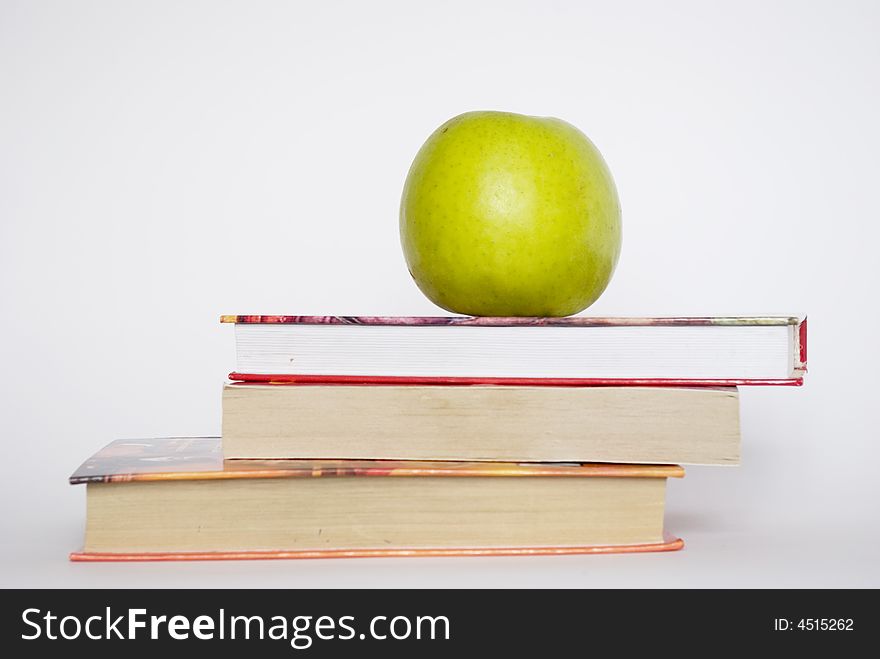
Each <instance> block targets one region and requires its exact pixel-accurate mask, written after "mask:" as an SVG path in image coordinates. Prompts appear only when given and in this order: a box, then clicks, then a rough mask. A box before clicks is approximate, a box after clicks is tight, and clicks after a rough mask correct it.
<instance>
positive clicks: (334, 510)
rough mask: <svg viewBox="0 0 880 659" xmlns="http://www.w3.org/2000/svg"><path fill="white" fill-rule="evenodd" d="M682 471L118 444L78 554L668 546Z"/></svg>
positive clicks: (475, 552) (91, 470)
mask: <svg viewBox="0 0 880 659" xmlns="http://www.w3.org/2000/svg"><path fill="white" fill-rule="evenodd" d="M683 475H684V470H683V469H682V468H681V467H679V466H675V465H626V464H560V463H546V464H538V463H520V464H516V463H486V462H479V463H470V462H415V461H413V462H409V461H407V462H399V461H385V460H234V461H226V462H224V461H223V459H222V450H221V445H220V440H219V439H218V438H171V439H146V440H120V441H116V442H113V443H112V444H110V445H109V446H107V447H105V448H104V449H102V450H101V451H99V452H98V453H97V454H95V455H94V456H93V457H92V458H91V459H89V460H88V461H87V462H85V463H84V464H83V465H82V466H81V467H80V468H79V469H78V470H77V471H76V473H74V474H73V476H71V478H70V482H71V483H74V484H77V483H86V484H87V496H86V500H87V508H88V511H87V516H86V533H85V543H84V549H83V551H82V552H75V553H73V554H71V559H72V560H76V561H139V560H141V561H156V560H221V559H226V560H247V559H270V558H337V557H372V556H452V555H465V556H480V555H536V554H590V553H613V552H646V551H672V550H676V549H680V548H681V547H682V544H683V543H682V541H681V540H679V539H677V538H674V537H671V536H669V535H667V534H665V533H664V529H663V511H664V501H665V490H666V479H667V478H680V477H682V476H683Z"/></svg>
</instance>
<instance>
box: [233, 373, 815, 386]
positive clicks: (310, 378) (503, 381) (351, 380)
mask: <svg viewBox="0 0 880 659" xmlns="http://www.w3.org/2000/svg"><path fill="white" fill-rule="evenodd" d="M229 379H230V380H232V381H234V382H254V383H263V384H279V385H285V384H286V385H294V384H316V385H317V384H341V385H361V384H363V385H459V386H463V385H508V386H518V387H542V386H543V387H737V386H743V385H764V386H768V385H769V386H792V387H799V386H801V385H802V384H803V383H804V378H803V376H799V377H792V378H784V379H778V380H773V379H716V380H688V379H672V378H473V377H436V376H427V375H426V376H399V375H289V374H287V375H268V374H259V373H237V372H232V373H230V374H229Z"/></svg>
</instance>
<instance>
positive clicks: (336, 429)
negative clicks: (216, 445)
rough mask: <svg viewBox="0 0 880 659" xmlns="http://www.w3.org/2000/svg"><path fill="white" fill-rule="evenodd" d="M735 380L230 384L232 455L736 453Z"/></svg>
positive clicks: (691, 458) (561, 458)
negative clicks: (725, 383) (680, 383)
mask: <svg viewBox="0 0 880 659" xmlns="http://www.w3.org/2000/svg"><path fill="white" fill-rule="evenodd" d="M739 456H740V426H739V394H738V391H737V389H736V388H735V387H717V388H716V387H545V386H541V387H526V386H483V385H474V386H416V385H401V386H398V385H381V386H367V385H330V384H327V385H324V384H315V385H306V384H251V383H233V384H227V385H225V386H224V389H223V457H224V458H226V459H236V458H244V459H248V458H250V459H274V458H277V459H283V458H316V459H319V458H327V459H336V458H339V459H368V460H486V461H505V462H621V463H647V464H652V463H653V464H697V465H736V464H739Z"/></svg>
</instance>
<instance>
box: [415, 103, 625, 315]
mask: <svg viewBox="0 0 880 659" xmlns="http://www.w3.org/2000/svg"><path fill="white" fill-rule="evenodd" d="M400 240H401V244H402V245H403V252H404V255H405V256H406V262H407V265H408V266H409V271H410V273H411V274H412V276H413V279H415V281H416V284H418V286H419V288H420V289H421V290H422V292H423V293H424V294H425V295H427V296H428V298H430V299H431V300H432V301H433V302H434V303H436V304H438V305H439V306H441V307H443V308H444V309H447V310H449V311H452V312H455V313H462V314H468V315H474V316H567V315H569V314H574V313H577V312H578V311H581V310H583V309H585V308H587V307H588V306H589V305H591V304H592V303H593V302H595V301H596V299H597V298H598V297H599V295H601V293H602V291H604V290H605V287H606V286H607V285H608V282H609V280H610V279H611V275H612V273H613V272H614V266H615V265H616V264H617V257H618V255H619V254H620V241H621V222H620V202H619V201H618V198H617V189H616V188H615V186H614V181H613V179H612V178H611V172H610V171H609V170H608V166H607V165H606V164H605V161H604V160H603V159H602V155H601V154H600V153H599V151H598V149H596V147H595V146H594V145H593V143H592V142H590V140H589V139H587V137H586V135H584V134H583V133H582V132H580V131H579V130H578V129H577V128H575V127H574V126H572V125H571V124H568V123H566V122H564V121H562V120H560V119H554V118H550V117H529V116H525V115H520V114H511V113H508V112H468V113H465V114H462V115H459V116H457V117H454V118H453V119H450V120H449V121H447V122H446V123H445V124H443V125H442V126H440V128H438V129H437V130H436V131H435V132H434V133H433V134H432V135H431V136H430V137H429V138H428V141H427V142H425V144H424V145H423V146H422V148H421V149H420V150H419V152H418V154H417V155H416V158H415V160H414V161H413V164H412V167H411V168H410V170H409V174H408V175H407V178H406V184H405V185H404V188H403V198H402V200H401V204H400Z"/></svg>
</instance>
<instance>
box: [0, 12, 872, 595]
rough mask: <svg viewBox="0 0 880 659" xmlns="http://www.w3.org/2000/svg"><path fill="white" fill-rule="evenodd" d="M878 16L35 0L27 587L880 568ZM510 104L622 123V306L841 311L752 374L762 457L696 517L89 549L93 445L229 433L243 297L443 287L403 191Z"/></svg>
mask: <svg viewBox="0 0 880 659" xmlns="http://www.w3.org/2000/svg"><path fill="white" fill-rule="evenodd" d="M878 28H880V5H878V4H877V3H874V2H858V3H857V2H809V3H803V2H772V3H767V2H741V1H740V2H728V3H703V2H690V3H682V2H673V3H652V2H643V3H632V2H630V3H608V2H583V3H574V2H571V3H562V2H546V1H545V2H532V3H507V2H505V3H501V2H493V3H488V2H487V3H473V2H460V3H443V5H442V6H441V5H440V4H437V5H436V6H434V8H433V9H426V8H424V7H422V6H420V5H417V4H412V3H403V2H399V3H391V2H370V3H350V4H345V5H341V4H340V3H333V2H328V3H320V4H318V3H315V5H314V6H313V7H309V6H307V5H304V4H303V3H282V2H278V3H270V2H240V3H217V2H204V3H194V2H161V3H160V2H154V3H138V4H133V3H116V2H100V3H96V2H79V3H66V2H39V3H36V2H8V1H6V2H3V3H2V4H0V94H2V102H0V282H2V285H0V286H2V287H0V295H2V310H3V319H2V323H0V331H2V333H3V341H2V343H0V345H3V346H5V347H8V346H16V348H15V349H14V350H10V349H6V350H5V351H4V353H3V355H2V363H3V367H4V370H5V376H6V377H4V378H3V380H2V382H0V393H2V398H0V400H2V414H0V428H2V432H3V440H4V455H3V460H4V465H3V475H2V481H0V488H2V492H0V501H2V504H0V505H2V518H0V519H2V524H3V529H2V535H0V585H2V586H13V585H16V586H67V585H95V586H97V585H103V586H137V585H141V586H162V585H168V586H170V585H175V586H196V585H204V586H344V585H377V586H393V585H404V586H425V585H437V586H453V585H460V586H461V585H466V586H477V585H479V586H488V585H498V586H512V585H524V586H600V585H602V586H612V585H613V586H655V585H670V586H714V585H718V586H722V585H727V586H765V585H766V586H811V585H814V586H858V585H863V586H869V585H870V586H880V563H878V561H877V560H876V556H877V546H878V541H880V531H878V526H880V524H878V514H880V510H878V508H880V505H878V501H880V479H878V478H877V465H878V463H880V460H878V458H880V448H878V447H880V442H878V441H877V439H878V432H877V425H876V420H875V419H876V413H875V408H876V397H877V396H876V387H875V382H876V377H875V374H874V371H875V370H876V369H875V366H874V362H875V361H876V358H875V353H876V350H877V347H876V346H877V341H876V338H875V333H876V331H877V330H876V327H877V320H878V310H877V302H876V298H877V291H876V289H877V283H878V281H880V272H878V258H877V244H878V238H880V235H878V228H877V224H878V217H880V197H878V195H877V192H876V185H877V180H878V175H880V169H878V160H877V153H878V152H880V124H878V122H877V121H876V118H877V116H880V87H878V83H877V81H878V79H880V46H878V41H877V39H876V34H877V32H878ZM477 108H493V109H506V110H512V111H520V112H526V113H533V114H550V115H556V116H559V117H562V118H564V119H566V120H568V121H570V122H572V123H574V124H575V125H577V126H579V127H580V128H581V129H583V130H584V131H585V132H586V133H587V134H588V135H589V136H590V138H591V139H592V140H593V141H594V142H595V143H596V145H597V146H598V147H599V148H600V149H601V150H602V152H603V154H604V156H605V158H606V160H607V162H608V164H609V166H610V168H611V171H612V172H613V174H614V177H615V179H616V181H617V184H618V188H619V192H620V197H621V200H622V204H623V209H624V245H623V252H622V255H621V260H620V263H619V265H618V268H617V273H616V275H615V278H614V280H613V281H612V283H611V285H610V287H609V288H608V290H607V291H606V292H605V294H604V295H603V297H602V298H601V299H600V300H599V301H598V302H597V304H596V305H594V307H593V308H592V309H590V313H593V314H596V315H658V314H675V315H687V314H701V315H702V314H739V313H773V312H780V311H781V312H786V313H787V312H789V311H790V310H794V311H803V312H806V313H809V314H810V344H809V348H810V373H809V375H808V377H807V382H806V384H805V386H804V387H803V388H800V389H797V388H776V389H770V388H767V389H749V390H747V391H744V392H743V397H742V405H743V412H742V420H743V435H744V446H743V449H744V450H743V460H744V466H743V467H741V468H736V469H734V468H717V469H711V468H701V469H692V470H690V473H689V476H688V477H687V478H685V479H684V480H683V481H682V482H676V483H673V484H672V485H671V492H670V496H669V506H668V507H669V527H670V528H671V529H672V530H674V531H675V532H677V533H679V534H681V535H682V536H684V538H685V539H686V541H687V542H688V546H687V548H686V549H685V550H684V551H683V552H680V553H678V554H671V555H652V556H609V557H569V558H547V559H529V560H526V559H502V558H499V559H487V560H389V561H380V560H374V561H366V560H364V561H332V562H316V561H312V562H279V563H256V564H255V563H241V564H198V565H192V564H165V565H71V564H69V563H67V561H66V554H67V552H68V551H69V550H71V549H75V548H77V547H78V546H79V543H80V541H81V532H82V524H83V514H84V509H83V508H84V496H83V495H84V492H83V489H82V488H74V487H71V486H68V485H67V484H66V478H67V476H68V475H69V474H70V472H71V471H72V470H73V469H74V468H75V467H76V466H77V465H78V464H79V463H80V462H81V461H82V460H83V459H85V458H86V457H87V456H88V455H89V454H91V453H92V452H93V451H94V450H95V449H96V448H98V447H99V446H101V445H103V444H105V443H106V442H108V441H109V440H110V439H112V438H114V437H133V436H157V435H175V434H180V435H187V434H189V435H198V434H215V433H217V432H218V431H219V425H220V385H221V382H222V381H223V378H224V376H225V374H226V373H227V372H228V371H230V370H231V369H232V367H233V365H234V364H233V360H234V351H233V337H232V329H231V328H229V327H222V326H220V325H219V323H218V316H219V314H221V313H289V314H322V313H330V314H332V313H338V314H389V315H409V314H434V313H437V312H438V310H437V309H436V308H434V307H433V306H432V305H431V304H430V303H429V302H428V301H427V300H426V299H425V298H424V297H423V296H422V295H421V294H420V293H419V291H418V290H417V288H416V287H415V285H414V284H413V283H412V281H411V280H410V278H409V276H408V274H407V272H406V266H405V264H404V260H403V257H402V255H401V252H400V247H399V244H398V235H397V231H398V230H397V205H398V200H399V194H400V190H401V186H402V185H403V180H404V177H405V175H406V171H407V168H408V167H409V164H410V161H411V159H412V157H413V156H414V155H415V153H416V151H417V150H418V148H419V146H420V145H421V142H422V140H423V139H425V138H426V137H427V135H428V134H429V133H430V132H431V131H432V130H433V129H434V128H435V127H436V126H438V125H439V124H440V123H442V122H443V121H444V120H445V119H447V118H449V117H450V116H453V115H455V114H457V113H459V112H463V111H466V110H472V109H477ZM257 255H259V256H257ZM35 355H38V356H39V363H38V364H37V365H36V366H35V365H34V356H35Z"/></svg>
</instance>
